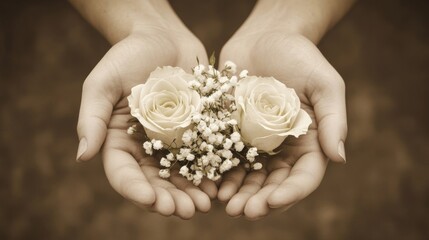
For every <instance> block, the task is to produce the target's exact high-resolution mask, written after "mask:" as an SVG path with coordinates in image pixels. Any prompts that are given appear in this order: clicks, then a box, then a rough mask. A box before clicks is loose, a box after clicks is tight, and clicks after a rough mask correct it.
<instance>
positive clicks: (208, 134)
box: [203, 128, 212, 137]
mask: <svg viewBox="0 0 429 240" xmlns="http://www.w3.org/2000/svg"><path fill="white" fill-rule="evenodd" d="M210 134H212V130H211V129H210V128H206V129H204V131H203V136H204V137H208V136H210Z"/></svg>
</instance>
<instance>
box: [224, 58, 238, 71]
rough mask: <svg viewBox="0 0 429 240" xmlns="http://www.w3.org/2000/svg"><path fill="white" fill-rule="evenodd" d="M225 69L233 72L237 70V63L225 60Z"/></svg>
mask: <svg viewBox="0 0 429 240" xmlns="http://www.w3.org/2000/svg"><path fill="white" fill-rule="evenodd" d="M225 69H228V72H230V73H232V74H235V73H236V72H237V65H235V63H233V62H231V61H226V62H225Z"/></svg>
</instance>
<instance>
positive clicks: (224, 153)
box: [222, 150, 232, 159]
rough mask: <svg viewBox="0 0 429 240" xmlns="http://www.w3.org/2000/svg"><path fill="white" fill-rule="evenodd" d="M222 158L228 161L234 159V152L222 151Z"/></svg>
mask: <svg viewBox="0 0 429 240" xmlns="http://www.w3.org/2000/svg"><path fill="white" fill-rule="evenodd" d="M222 157H224V158H226V159H230V158H232V152H231V151H230V150H223V151H222Z"/></svg>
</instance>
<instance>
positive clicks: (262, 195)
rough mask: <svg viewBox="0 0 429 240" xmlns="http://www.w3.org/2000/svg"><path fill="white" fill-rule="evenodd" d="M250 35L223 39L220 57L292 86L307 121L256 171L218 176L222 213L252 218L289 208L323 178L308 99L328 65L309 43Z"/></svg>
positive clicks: (322, 162) (322, 157)
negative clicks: (305, 130)
mask: <svg viewBox="0 0 429 240" xmlns="http://www.w3.org/2000/svg"><path fill="white" fill-rule="evenodd" d="M250 39H253V40H250V41H249V38H242V39H241V40H236V41H235V40H233V41H231V42H229V43H228V44H227V45H226V46H225V47H224V49H223V51H222V55H221V59H222V61H226V60H232V61H233V62H235V63H236V64H237V66H240V67H242V68H245V69H248V70H249V73H250V74H251V75H260V76H273V77H275V78H276V79H278V80H280V81H282V82H284V83H285V84H286V86H288V87H292V88H294V89H295V91H296V92H297V94H298V96H299V97H300V100H301V102H302V105H301V107H302V108H303V109H304V110H305V111H306V112H307V113H308V114H309V115H310V116H311V118H312V121H313V122H312V124H311V126H310V129H309V131H308V133H307V134H306V135H304V136H300V137H299V138H294V137H289V138H287V140H286V141H285V142H284V143H283V145H282V147H283V151H282V152H281V153H280V154H278V155H276V156H274V157H272V158H270V159H268V160H266V161H264V162H263V165H264V166H265V167H264V168H263V169H262V170H260V171H254V172H250V173H246V172H245V170H244V169H242V168H241V169H235V170H233V171H231V172H229V173H228V174H227V175H226V176H225V177H224V179H223V180H222V184H221V186H220V189H219V193H218V198H219V199H220V200H222V201H229V202H228V205H227V207H226V211H227V213H228V214H229V215H231V216H240V215H243V214H244V215H245V216H246V217H248V218H250V219H257V218H260V217H262V216H265V215H267V214H268V213H269V212H270V210H271V209H273V208H279V209H282V210H285V209H287V208H289V207H290V206H292V205H293V204H294V203H296V202H297V201H299V200H301V199H303V198H304V197H306V196H307V195H309V194H310V193H311V192H312V191H314V190H315V189H316V188H317V187H318V185H319V184H320V182H321V180H322V178H323V175H324V172H325V169H326V166H327V157H326V156H325V154H324V153H323V152H322V149H321V147H320V144H319V136H318V135H319V134H318V124H317V121H316V116H315V112H314V108H313V107H314V106H313V105H314V103H315V101H314V99H312V98H317V94H315V93H314V89H317V88H318V85H320V84H321V83H320V82H319V79H318V77H319V76H321V75H323V74H329V73H326V71H329V70H330V68H326V66H327V65H326V64H327V61H326V60H325V59H324V58H323V56H322V55H321V53H320V52H319V51H318V50H317V48H316V47H315V46H314V44H313V43H311V42H310V41H308V40H307V39H305V38H303V37H299V36H290V37H286V36H282V35H265V36H264V37H262V38H259V39H258V38H254V37H252V38H250ZM249 46H250V47H249ZM249 49H250V50H249ZM328 65H329V64H328ZM322 84H323V83H322Z"/></svg>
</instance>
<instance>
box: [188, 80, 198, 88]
mask: <svg viewBox="0 0 429 240" xmlns="http://www.w3.org/2000/svg"><path fill="white" fill-rule="evenodd" d="M188 86H189V87H190V88H200V87H201V83H199V82H198V81H196V80H191V81H189V83H188Z"/></svg>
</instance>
